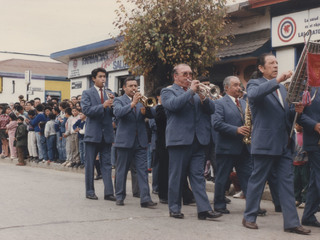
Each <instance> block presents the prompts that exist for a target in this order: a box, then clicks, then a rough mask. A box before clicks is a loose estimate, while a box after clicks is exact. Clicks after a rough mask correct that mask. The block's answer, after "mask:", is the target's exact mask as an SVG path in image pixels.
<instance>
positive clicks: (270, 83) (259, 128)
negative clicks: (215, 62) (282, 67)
mask: <svg viewBox="0 0 320 240" xmlns="http://www.w3.org/2000/svg"><path fill="white" fill-rule="evenodd" d="M257 73H258V77H259V78H258V79H251V80H250V81H249V82H248V85H247V93H248V98H249V104H250V108H251V113H252V118H253V119H252V121H253V129H252V137H251V153H252V155H253V161H254V164H253V172H252V174H251V176H250V178H249V182H248V187H247V196H246V209H245V212H244V218H243V220H242V224H243V226H244V227H247V228H250V229H258V225H257V224H256V218H257V212H258V209H259V203H260V200H261V196H262V193H263V190H264V187H265V182H266V180H267V177H268V175H269V173H270V171H271V170H272V168H274V169H275V171H276V175H277V183H278V193H279V199H280V203H281V208H282V212H283V219H284V231H286V232H293V233H297V234H304V235H307V234H310V232H311V231H310V230H307V229H305V228H303V227H302V226H301V224H300V222H299V217H298V213H297V210H296V207H295V198H294V191H293V171H292V155H291V154H292V153H291V149H289V148H288V139H289V134H290V129H291V126H290V120H292V119H293V116H294V111H290V109H289V106H288V104H287V102H286V101H285V98H286V94H287V93H286V90H285V87H284V86H283V85H282V84H280V83H281V82H284V81H285V80H287V79H288V78H290V77H291V76H292V72H291V71H287V72H285V73H282V74H280V75H279V76H278V62H277V59H276V57H275V56H274V55H272V54H270V53H267V54H262V55H261V56H260V57H259V59H258V63H257ZM295 108H296V111H297V112H302V110H303V107H302V105H296V107H295Z"/></svg>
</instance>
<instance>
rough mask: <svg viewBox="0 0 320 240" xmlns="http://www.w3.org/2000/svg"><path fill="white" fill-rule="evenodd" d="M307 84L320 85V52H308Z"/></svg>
mask: <svg viewBox="0 0 320 240" xmlns="http://www.w3.org/2000/svg"><path fill="white" fill-rule="evenodd" d="M307 66H308V84H309V86H311V87H320V54H315V53H308V63H307Z"/></svg>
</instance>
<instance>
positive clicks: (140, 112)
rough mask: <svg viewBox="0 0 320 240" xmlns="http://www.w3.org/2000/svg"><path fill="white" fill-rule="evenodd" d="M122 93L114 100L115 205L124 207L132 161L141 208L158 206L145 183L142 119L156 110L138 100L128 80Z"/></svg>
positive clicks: (133, 82) (145, 139)
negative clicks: (115, 125) (135, 172)
mask: <svg viewBox="0 0 320 240" xmlns="http://www.w3.org/2000/svg"><path fill="white" fill-rule="evenodd" d="M123 88H124V92H125V94H123V95H122V96H121V97H118V98H116V99H115V100H114V104H113V112H114V115H115V117H116V118H117V120H118V128H117V133H116V139H115V143H114V146H115V147H116V148H117V153H118V154H117V162H116V184H115V189H116V191H115V192H116V198H117V200H116V204H117V205H118V206H122V205H124V199H125V197H126V180H127V174H128V170H129V167H130V163H131V161H135V166H136V171H137V177H138V184H139V189H140V203H141V207H145V208H154V207H155V206H156V205H157V204H156V203H154V202H152V200H151V197H150V190H149V184H148V169H147V145H148V137H147V129H146V125H145V121H144V120H145V118H146V117H148V118H153V116H154V114H155V110H154V109H153V108H150V107H144V106H143V105H142V104H141V103H140V102H139V99H140V98H141V97H142V95H141V93H140V92H138V91H137V90H138V83H137V81H136V80H135V79H134V78H132V77H128V78H127V79H126V80H125V81H124V85H123Z"/></svg>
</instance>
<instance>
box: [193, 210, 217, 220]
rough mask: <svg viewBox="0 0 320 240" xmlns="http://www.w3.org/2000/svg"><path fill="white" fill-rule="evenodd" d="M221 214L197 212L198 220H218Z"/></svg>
mask: <svg viewBox="0 0 320 240" xmlns="http://www.w3.org/2000/svg"><path fill="white" fill-rule="evenodd" d="M221 216H222V214H221V213H219V212H213V211H206V212H199V213H198V219H199V220H206V219H207V218H211V219H212V218H218V217H221Z"/></svg>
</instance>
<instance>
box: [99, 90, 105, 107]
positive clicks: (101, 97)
mask: <svg viewBox="0 0 320 240" xmlns="http://www.w3.org/2000/svg"><path fill="white" fill-rule="evenodd" d="M99 90H100V99H101V103H102V104H103V103H104V100H103V93H102V88H99Z"/></svg>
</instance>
